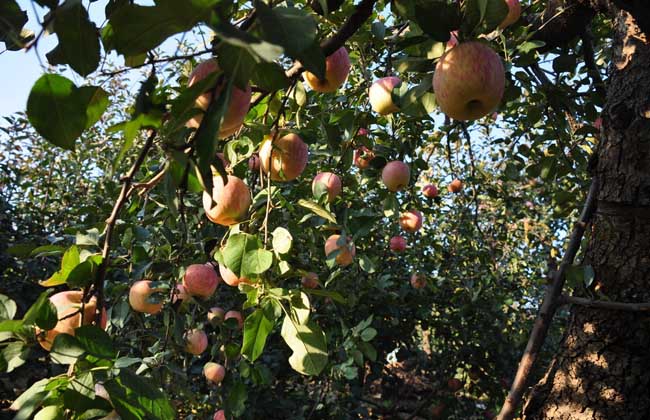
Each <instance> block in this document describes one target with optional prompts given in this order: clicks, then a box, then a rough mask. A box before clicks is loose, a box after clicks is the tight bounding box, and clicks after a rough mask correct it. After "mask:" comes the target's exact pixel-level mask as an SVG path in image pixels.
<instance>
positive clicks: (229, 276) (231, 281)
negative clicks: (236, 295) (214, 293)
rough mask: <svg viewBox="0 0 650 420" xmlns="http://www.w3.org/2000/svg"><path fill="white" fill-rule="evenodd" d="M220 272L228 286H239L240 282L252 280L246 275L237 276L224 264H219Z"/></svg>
mask: <svg viewBox="0 0 650 420" xmlns="http://www.w3.org/2000/svg"><path fill="white" fill-rule="evenodd" d="M219 274H221V278H222V279H223V282H224V283H226V284H227V285H228V286H232V287H237V286H239V283H248V284H250V281H249V280H248V279H247V278H246V277H237V276H236V275H235V273H233V272H232V271H230V269H229V268H228V267H226V266H225V265H223V264H219Z"/></svg>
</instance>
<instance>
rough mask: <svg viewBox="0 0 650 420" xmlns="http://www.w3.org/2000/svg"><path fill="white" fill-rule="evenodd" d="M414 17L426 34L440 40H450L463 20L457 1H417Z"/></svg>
mask: <svg viewBox="0 0 650 420" xmlns="http://www.w3.org/2000/svg"><path fill="white" fill-rule="evenodd" d="M501 1H503V0H501ZM504 4H505V2H504ZM413 19H414V20H415V21H416V22H417V24H418V26H420V28H421V29H422V31H423V32H424V33H425V34H427V35H429V36H430V37H431V38H433V39H434V40H436V41H440V42H447V41H449V36H450V35H449V33H450V32H451V31H453V30H455V29H458V27H459V26H460V22H461V18H460V9H459V8H458V4H457V3H456V2H454V3H452V4H448V3H447V2H446V1H438V0H436V1H431V0H427V1H422V0H418V1H416V2H415V5H414V15H413Z"/></svg>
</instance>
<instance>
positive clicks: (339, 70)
mask: <svg viewBox="0 0 650 420" xmlns="http://www.w3.org/2000/svg"><path fill="white" fill-rule="evenodd" d="M349 73H350V56H349V55H348V50H346V49H345V47H341V48H339V49H338V50H336V51H335V52H334V53H333V54H332V55H330V56H329V57H327V59H326V60H325V79H324V80H321V79H319V78H318V77H317V76H316V75H315V74H314V73H310V72H308V71H306V72H304V73H303V77H304V78H305V81H306V82H307V84H308V85H309V87H311V88H312V89H313V90H315V91H316V92H322V93H328V92H335V91H336V89H338V88H339V87H341V86H342V85H343V83H345V80H346V79H347V78H348V74H349Z"/></svg>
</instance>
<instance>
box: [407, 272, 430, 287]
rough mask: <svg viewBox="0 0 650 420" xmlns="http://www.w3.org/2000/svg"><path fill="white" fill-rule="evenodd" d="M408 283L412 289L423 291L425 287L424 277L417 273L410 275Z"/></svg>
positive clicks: (425, 280)
mask: <svg viewBox="0 0 650 420" xmlns="http://www.w3.org/2000/svg"><path fill="white" fill-rule="evenodd" d="M410 282H411V286H412V287H413V288H414V289H423V288H424V287H426V285H427V279H426V277H424V276H423V275H421V274H418V273H413V274H411V280H410Z"/></svg>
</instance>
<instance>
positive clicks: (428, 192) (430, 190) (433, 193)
mask: <svg viewBox="0 0 650 420" xmlns="http://www.w3.org/2000/svg"><path fill="white" fill-rule="evenodd" d="M422 194H424V196H425V197H426V198H436V197H437V196H438V187H436V186H435V185H433V184H427V185H425V186H424V188H422Z"/></svg>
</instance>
